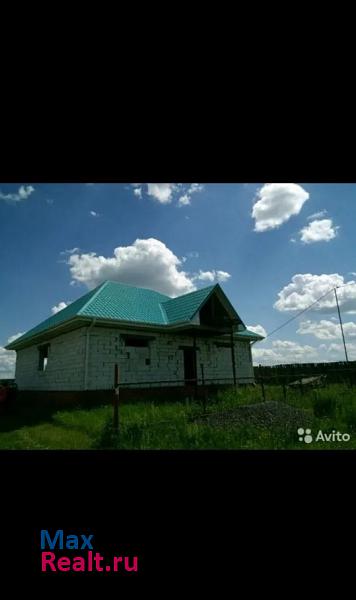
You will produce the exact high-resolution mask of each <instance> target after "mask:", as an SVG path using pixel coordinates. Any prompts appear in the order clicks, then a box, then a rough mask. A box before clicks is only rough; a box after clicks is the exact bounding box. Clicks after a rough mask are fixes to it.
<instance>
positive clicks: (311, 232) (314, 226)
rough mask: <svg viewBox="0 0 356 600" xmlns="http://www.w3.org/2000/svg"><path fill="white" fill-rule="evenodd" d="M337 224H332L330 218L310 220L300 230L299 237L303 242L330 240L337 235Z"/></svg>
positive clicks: (311, 242)
mask: <svg viewBox="0 0 356 600" xmlns="http://www.w3.org/2000/svg"><path fill="white" fill-rule="evenodd" d="M338 229H339V227H338V226H336V225H333V222H332V219H321V220H319V221H318V220H316V221H311V222H310V223H309V224H308V225H307V226H306V227H303V229H301V230H300V232H299V233H300V239H301V241H302V242H304V243H305V244H313V243H315V242H330V240H333V239H334V238H335V237H336V235H337V230H338Z"/></svg>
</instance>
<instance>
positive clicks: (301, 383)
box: [299, 378, 304, 394]
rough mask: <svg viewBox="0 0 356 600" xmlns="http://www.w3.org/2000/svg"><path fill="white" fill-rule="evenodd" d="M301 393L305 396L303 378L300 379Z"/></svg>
mask: <svg viewBox="0 0 356 600" xmlns="http://www.w3.org/2000/svg"><path fill="white" fill-rule="evenodd" d="M299 391H300V393H301V394H304V390H303V381H302V378H300V379H299Z"/></svg>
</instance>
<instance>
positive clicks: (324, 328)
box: [297, 320, 356, 340]
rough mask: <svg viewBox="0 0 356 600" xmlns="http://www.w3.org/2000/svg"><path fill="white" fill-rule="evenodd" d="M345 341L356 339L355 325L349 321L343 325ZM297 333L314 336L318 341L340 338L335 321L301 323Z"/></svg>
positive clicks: (338, 327)
mask: <svg viewBox="0 0 356 600" xmlns="http://www.w3.org/2000/svg"><path fill="white" fill-rule="evenodd" d="M343 328H344V335H345V338H346V339H350V338H356V323H354V322H353V321H349V322H347V323H343ZM297 333H300V334H301V335H314V336H315V337H316V338H318V339H319V340H332V339H335V338H340V337H341V329H340V325H339V323H338V322H337V321H334V320H333V321H327V320H321V321H303V322H302V323H300V326H299V329H298V330H297Z"/></svg>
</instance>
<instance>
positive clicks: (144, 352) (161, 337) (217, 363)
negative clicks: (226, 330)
mask: <svg viewBox="0 0 356 600" xmlns="http://www.w3.org/2000/svg"><path fill="white" fill-rule="evenodd" d="M86 333H87V328H86V327H82V328H81V329H77V330H75V331H72V332H70V333H66V334H63V335H60V336H58V337H56V338H53V339H52V340H51V341H50V344H51V345H50V350H49V356H48V364H47V368H46V370H45V371H44V372H42V371H39V370H38V358H39V357H38V345H35V346H31V347H29V348H25V349H23V350H19V351H18V352H17V362H16V381H17V384H18V387H19V389H20V390H63V391H66V390H68V391H69V390H73V391H75V390H78V391H79V390H83V389H84V378H85V375H84V373H85V348H86ZM120 333H128V334H130V335H134V334H135V332H134V331H132V330H130V331H129V330H127V331H124V330H120V331H119V330H118V329H114V328H104V327H93V328H92V329H91V331H90V333H89V353H88V376H87V389H89V390H104V389H111V388H112V387H113V385H114V368H115V364H116V363H117V364H119V366H120V382H121V383H135V382H137V383H139V382H141V383H142V384H143V383H144V382H155V381H166V382H168V383H167V385H169V382H171V384H172V385H177V384H176V383H175V382H176V380H177V379H180V380H182V384H183V380H184V361H183V351H182V350H181V349H179V347H180V346H192V344H193V342H192V338H191V337H190V336H184V335H179V336H177V335H170V334H163V333H153V334H152V337H154V338H155V339H154V340H152V341H150V343H149V348H133V347H128V346H125V345H124V340H123V338H122V337H121V336H120ZM137 335H142V333H141V334H140V333H139V332H137ZM217 341H218V339H217V338H199V337H197V342H196V344H197V348H199V350H198V351H197V367H198V377H199V380H200V379H201V368H200V365H201V363H202V364H203V365H204V377H205V379H206V380H207V383H208V380H214V381H215V382H219V380H221V383H224V380H227V381H225V382H226V383H229V381H230V382H232V380H233V379H232V378H233V371H232V362H231V349H230V348H221V347H218V346H216V345H215V342H217ZM220 342H221V339H220ZM128 355H129V358H128ZM146 359H150V364H149V365H147V364H146ZM235 363H236V376H237V377H238V378H245V379H244V380H243V381H251V380H253V367H252V362H251V358H250V351H249V343H248V342H244V341H238V342H235Z"/></svg>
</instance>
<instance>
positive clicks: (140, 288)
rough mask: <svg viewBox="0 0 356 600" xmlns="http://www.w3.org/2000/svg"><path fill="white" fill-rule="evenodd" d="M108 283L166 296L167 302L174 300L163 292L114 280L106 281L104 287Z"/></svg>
mask: <svg viewBox="0 0 356 600" xmlns="http://www.w3.org/2000/svg"><path fill="white" fill-rule="evenodd" d="M106 283H113V284H114V285H122V286H123V287H128V288H132V289H135V290H145V292H152V294H158V295H159V296H164V297H165V298H167V300H171V299H172V298H170V297H169V296H167V294H162V292H158V291H157V290H152V289H151V288H147V287H142V286H140V285H133V284H132V283H124V282H122V281H114V280H113V279H106V281H104V282H103V284H101V285H103V287H104V284H106Z"/></svg>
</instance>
